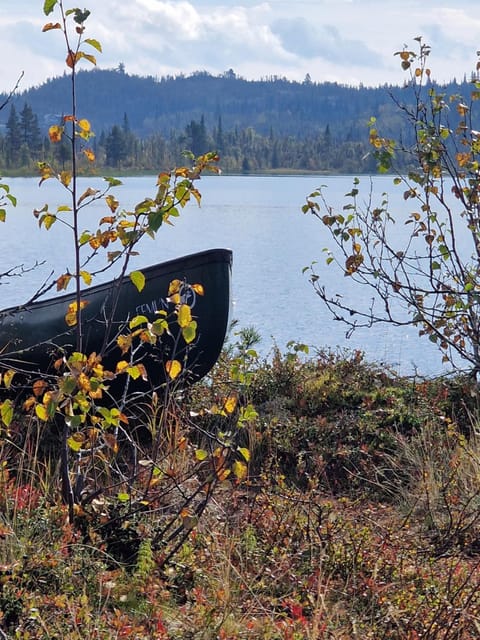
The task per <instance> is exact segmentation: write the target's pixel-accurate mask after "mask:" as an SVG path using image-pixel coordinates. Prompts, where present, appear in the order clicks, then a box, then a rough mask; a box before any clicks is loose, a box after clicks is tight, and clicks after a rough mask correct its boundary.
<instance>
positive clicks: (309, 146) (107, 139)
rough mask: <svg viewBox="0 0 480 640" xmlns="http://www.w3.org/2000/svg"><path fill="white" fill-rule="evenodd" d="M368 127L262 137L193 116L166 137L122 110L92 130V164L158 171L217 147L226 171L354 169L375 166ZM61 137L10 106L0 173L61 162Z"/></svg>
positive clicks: (65, 149) (65, 151) (0, 137)
mask: <svg viewBox="0 0 480 640" xmlns="http://www.w3.org/2000/svg"><path fill="white" fill-rule="evenodd" d="M367 134H368V131H367V127H365V139H364V140H358V139H354V138H352V137H351V136H349V135H348V134H346V135H344V136H343V137H340V136H339V135H338V134H332V132H331V129H330V126H329V125H328V124H327V126H326V127H325V128H324V129H323V131H318V132H316V133H313V134H312V135H310V136H308V137H306V138H298V137H296V136H293V135H279V134H276V133H275V131H274V130H273V128H271V129H270V131H269V133H268V134H267V135H265V134H262V133H259V132H258V131H256V130H255V129H254V128H253V127H245V128H238V127H235V128H233V129H225V128H224V127H223V124H222V118H221V117H220V116H219V117H218V118H217V122H216V124H215V126H213V127H211V128H209V127H208V126H207V125H206V122H205V117H204V116H203V115H202V116H200V118H199V119H198V120H196V119H192V120H190V121H189V122H187V124H186V125H185V126H184V127H183V128H182V129H180V130H172V131H171V132H170V133H169V134H168V135H165V134H162V133H153V134H150V135H147V136H144V137H142V136H140V135H138V134H137V133H135V132H134V131H133V130H132V128H131V127H130V124H129V119H128V117H127V115H126V114H124V116H123V119H122V122H120V123H117V124H114V125H112V126H111V127H109V128H107V129H106V130H102V131H100V132H99V133H98V132H97V134H96V137H95V138H94V140H93V144H92V146H93V150H94V152H95V156H96V166H97V168H102V169H112V170H115V171H116V172H121V171H157V170H162V169H164V168H166V167H171V166H174V165H178V164H179V163H181V161H182V154H183V152H184V151H185V150H188V151H191V152H192V153H194V154H195V155H200V154H203V153H206V152H207V151H216V152H217V153H218V154H219V155H220V158H221V166H222V169H223V171H226V172H232V173H233V172H245V173H248V172H256V171H281V170H292V171H324V172H331V173H353V172H364V171H372V170H374V166H375V165H374V161H373V160H372V158H371V157H370V156H369V154H368V136H367ZM70 154H71V150H70V146H69V145H68V144H67V142H66V141H64V142H62V143H60V144H52V143H51V141H50V140H49V137H48V135H47V133H46V132H43V131H42V127H41V126H40V119H39V117H38V116H37V114H36V113H35V112H34V111H33V109H32V107H31V105H29V104H28V103H26V102H25V103H24V105H23V107H22V108H21V109H20V110H18V109H17V107H16V106H15V104H11V105H10V112H9V115H8V119H7V121H6V124H5V126H4V127H3V130H2V132H1V133H0V172H1V173H4V174H6V173H7V174H8V173H9V172H24V173H25V172H32V171H34V170H35V168H36V165H37V163H38V162H52V161H54V162H55V163H56V164H57V165H60V166H63V165H65V164H66V163H67V162H68V161H69V159H70Z"/></svg>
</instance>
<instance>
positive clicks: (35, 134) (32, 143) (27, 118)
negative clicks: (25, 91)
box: [20, 103, 42, 154]
mask: <svg viewBox="0 0 480 640" xmlns="http://www.w3.org/2000/svg"><path fill="white" fill-rule="evenodd" d="M20 130H21V142H22V144H25V145H26V146H27V147H28V149H29V151H30V153H32V154H35V153H37V152H38V151H40V149H41V148H42V134H41V132H40V127H39V126H38V118H37V116H36V115H35V114H34V113H33V111H32V108H31V107H30V105H28V104H27V103H25V105H24V107H23V109H22V111H21V113H20Z"/></svg>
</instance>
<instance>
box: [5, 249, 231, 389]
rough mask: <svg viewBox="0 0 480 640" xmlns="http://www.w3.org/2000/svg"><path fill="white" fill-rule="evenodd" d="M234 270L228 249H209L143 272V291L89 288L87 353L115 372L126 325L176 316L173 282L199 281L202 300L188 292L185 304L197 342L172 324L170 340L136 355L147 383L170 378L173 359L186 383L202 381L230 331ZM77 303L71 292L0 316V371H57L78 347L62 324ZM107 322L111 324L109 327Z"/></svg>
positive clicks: (113, 285)
mask: <svg viewBox="0 0 480 640" xmlns="http://www.w3.org/2000/svg"><path fill="white" fill-rule="evenodd" d="M231 266H232V252H231V251H230V250H228V249H210V250H208V251H203V252H200V253H195V254H192V255H188V256H184V257H181V258H177V259H174V260H170V261H168V262H164V263H161V264H158V265H155V266H152V267H147V268H145V269H142V273H143V275H144V276H145V286H144V288H143V289H142V291H141V292H140V291H138V290H137V288H136V287H135V286H134V284H133V283H132V282H131V281H130V278H128V277H127V278H124V279H123V280H121V281H113V282H109V283H105V284H101V285H97V286H94V287H90V288H89V289H86V290H85V291H83V292H82V300H86V301H87V302H88V305H87V306H86V308H85V309H84V310H83V312H82V332H83V352H84V353H86V354H87V355H88V354H90V353H92V352H96V353H100V352H102V353H103V354H104V355H103V361H102V362H103V364H104V367H105V368H107V369H113V370H115V367H116V363H117V362H118V361H119V360H122V359H124V358H125V356H122V354H121V351H120V349H119V348H118V347H117V346H116V337H117V336H118V335H119V334H120V333H122V332H124V331H125V328H126V324H127V323H128V321H129V320H130V319H132V318H133V317H135V316H138V315H142V316H146V317H147V318H148V319H149V320H151V321H154V320H155V319H158V318H159V315H158V313H157V311H160V310H162V309H164V310H166V311H167V312H171V311H172V310H173V305H172V304H171V303H169V302H168V301H167V295H168V288H169V285H170V283H171V282H172V280H175V279H178V280H180V281H184V282H186V283H188V284H189V285H193V284H201V285H202V288H203V291H204V294H203V295H198V294H197V293H195V291H193V290H191V289H189V288H188V287H186V288H185V291H187V293H186V296H187V299H186V302H187V303H188V304H189V305H190V306H191V308H192V316H193V318H194V319H195V320H196V322H197V325H198V328H197V335H196V338H195V340H194V341H193V343H191V344H190V345H188V346H187V345H186V344H185V342H184V341H183V339H182V338H181V337H179V336H178V331H175V329H174V326H175V324H176V323H172V329H173V331H172V334H173V335H172V336H162V338H160V339H159V341H158V343H157V345H156V346H155V347H151V346H148V347H147V346H145V347H143V346H142V348H141V350H140V352H139V353H138V354H136V358H137V357H138V358H140V360H141V361H142V362H143V363H144V364H145V366H146V369H147V373H148V382H147V383H144V385H149V386H154V387H155V386H158V385H159V384H161V383H162V382H164V381H165V379H166V376H165V362H166V361H167V360H169V359H176V360H179V361H180V362H181V363H182V365H183V370H184V372H185V376H184V377H185V380H186V381H188V382H189V383H191V382H195V381H196V380H199V379H200V378H202V377H203V376H205V375H206V374H207V373H208V372H209V371H210V369H211V368H212V367H213V365H214V364H215V362H216V361H217V359H218V356H219V355H220V352H221V349H222V347H223V343H224V340H225V336H226V333H227V329H228V320H229V312H230V290H231ZM74 300H75V296H74V294H67V295H62V296H59V297H56V298H50V299H47V300H42V301H39V302H35V303H33V304H30V305H27V306H25V307H12V308H10V309H5V310H3V311H2V312H0V350H1V352H0V366H2V367H4V368H5V367H11V368H19V369H21V370H27V371H29V372H32V373H37V374H45V373H49V372H52V365H53V362H55V360H56V359H58V357H59V355H60V354H62V353H67V354H68V353H71V352H72V351H74V350H75V336H76V332H75V329H69V328H68V327H67V324H66V321H65V315H66V314H67V311H68V307H69V305H70V304H71V303H72V302H73V301H74ZM108 318H113V322H111V323H110V324H108V322H107V319H108ZM127 357H128V356H127ZM136 386H137V387H138V384H137V385H136ZM145 388H146V387H145Z"/></svg>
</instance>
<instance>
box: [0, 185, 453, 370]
mask: <svg viewBox="0 0 480 640" xmlns="http://www.w3.org/2000/svg"><path fill="white" fill-rule="evenodd" d="M8 182H9V184H10V186H11V190H12V193H14V194H15V195H16V197H17V198H18V206H17V208H16V209H14V210H11V211H10V213H9V215H8V220H7V223H6V224H5V225H2V226H1V227H0V243H1V244H0V246H1V255H2V265H1V267H0V269H1V270H2V271H4V270H6V269H7V268H9V267H11V266H14V265H18V264H23V265H24V266H25V267H28V266H29V265H32V264H33V263H35V261H38V262H42V261H44V264H42V265H41V267H39V268H38V269H35V270H34V271H33V272H31V273H28V274H26V275H24V276H23V277H22V278H18V279H15V280H11V279H10V280H8V279H7V280H5V281H4V282H5V284H3V283H2V286H1V289H0V293H1V306H2V307H6V306H9V305H12V304H16V303H20V302H23V301H25V300H26V299H27V298H28V297H29V296H30V295H31V294H32V292H34V291H35V290H36V288H38V286H39V285H41V284H42V282H43V281H44V279H46V278H48V276H49V275H50V273H51V272H52V271H54V272H55V273H56V274H57V275H58V274H59V273H61V272H63V271H64V270H65V269H66V268H67V267H68V266H70V268H72V265H71V260H70V250H69V239H70V235H69V231H68V229H66V228H64V227H63V228H62V227H61V225H59V224H56V225H54V227H53V228H52V229H51V230H50V231H49V232H46V231H45V230H39V229H38V223H37V221H36V220H35V218H34V217H33V215H32V211H33V209H34V208H37V209H40V208H41V207H42V206H43V205H44V204H45V203H48V204H49V205H50V211H52V212H54V211H55V209H56V207H57V206H58V205H61V204H66V203H68V199H67V198H65V193H64V192H63V191H62V190H61V188H59V186H58V185H56V184H55V183H53V181H50V182H47V183H45V184H44V185H42V186H41V187H38V180H37V179H33V178H27V179H25V178H14V179H10V180H8ZM100 184H101V183H100V182H96V181H95V180H86V179H85V181H84V182H82V186H84V187H85V188H86V187H87V186H94V187H95V186H99V185H100ZM320 185H327V189H328V190H327V193H328V199H329V202H331V204H332V205H334V206H338V207H340V208H341V206H342V204H343V203H344V202H345V198H344V194H345V193H347V192H348V191H350V189H351V186H352V178H349V177H318V176H292V177H289V176H287V177H250V176H220V177H217V176H211V177H205V178H202V179H201V181H200V182H199V183H198V186H199V189H200V191H201V193H202V206H201V208H197V207H196V205H194V204H192V205H190V206H189V207H187V208H186V209H185V211H184V212H183V213H182V216H181V217H180V218H179V219H178V221H177V222H176V224H175V226H174V227H168V226H166V227H164V228H162V229H161V230H160V232H159V233H158V236H157V239H156V240H155V241H152V240H150V239H147V240H146V241H145V242H144V243H143V245H142V247H141V256H140V257H139V258H136V259H135V264H134V266H135V267H137V268H140V267H142V266H146V265H148V264H152V263H155V262H159V261H162V260H167V259H169V258H172V257H176V256H179V255H183V254H186V253H191V252H194V251H200V250H203V249H208V248H213V247H228V248H231V249H232V250H233V252H234V269H233V317H234V318H235V319H237V320H238V322H239V326H240V327H247V326H254V327H255V328H256V329H257V330H258V331H259V332H260V334H261V336H262V343H261V345H260V347H259V351H260V352H261V353H262V354H263V355H268V354H269V352H270V351H271V349H272V346H273V345H274V344H277V345H278V346H279V347H280V349H281V350H282V351H283V350H285V347H286V343H287V342H288V341H290V340H297V341H300V342H304V343H306V344H309V345H311V346H314V347H329V348H333V349H335V348H337V347H339V348H348V349H357V348H359V349H362V350H363V351H365V352H366V354H367V356H368V358H369V359H371V360H375V361H376V362H384V363H386V364H389V365H392V366H393V367H394V368H395V369H396V370H398V371H400V372H402V373H412V372H413V371H414V370H417V371H418V372H419V373H420V374H423V375H431V374H434V373H439V372H441V371H445V369H442V365H441V364H440V356H439V355H438V352H437V350H436V349H435V348H434V347H433V345H431V344H429V343H428V342H426V341H425V340H420V339H419V338H418V337H417V333H416V331H415V330H414V329H405V328H402V329H400V328H394V327H381V326H378V325H377V326H376V327H375V328H373V329H370V330H366V329H364V330H359V331H357V332H356V333H355V334H354V335H353V337H351V338H350V339H347V338H346V336H345V331H346V328H345V327H344V326H343V325H341V324H340V323H338V322H335V321H333V320H332V319H331V317H330V315H329V313H328V311H327V310H326V309H325V308H324V306H323V304H322V302H321V300H320V298H318V296H316V295H315V293H314V291H313V288H312V286H311V285H310V284H309V283H308V277H307V276H306V275H303V274H302V269H303V267H305V266H307V265H309V264H310V263H311V262H312V261H313V260H318V261H319V263H322V262H323V261H324V257H323V254H322V248H323V247H324V246H325V244H327V241H328V238H327V237H326V236H325V234H324V232H323V229H322V225H321V224H320V223H319V222H318V221H316V220H315V219H314V218H313V217H311V216H304V215H303V214H302V213H301V206H302V204H303V203H304V201H305V196H306V195H307V194H309V193H310V192H311V191H313V190H314V189H315V188H317V187H318V186H320ZM374 185H375V190H376V191H377V192H379V193H380V192H382V191H383V190H388V191H389V192H392V193H393V192H394V191H395V190H394V188H393V186H392V179H391V178H385V177H379V178H375V182H374ZM365 189H366V190H368V180H367V179H366V180H365ZM154 193H155V178H154V177H141V178H127V179H125V180H124V184H123V186H122V187H120V188H118V189H117V190H116V196H117V198H118V199H119V200H120V202H121V206H122V207H125V208H128V207H130V206H132V205H134V204H135V203H136V202H139V201H141V200H142V199H143V198H144V197H146V196H148V195H153V194H154ZM67 195H68V194H67ZM398 197H399V202H400V201H401V196H400V194H399V196H398ZM398 206H401V205H398ZM102 212H103V209H101V208H100V207H99V206H98V205H96V207H95V208H94V210H90V211H89V212H87V210H85V214H84V215H85V217H84V221H83V223H84V224H83V227H84V228H90V229H91V230H93V229H94V228H95V226H94V225H95V221H96V220H97V219H98V217H99V216H100V215H105V214H107V213H108V212H105V213H102ZM321 276H322V278H325V281H326V282H328V283H329V284H330V285H331V286H332V287H333V289H332V290H334V291H335V293H336V292H337V290H336V289H335V287H338V292H339V293H340V292H342V293H345V295H349V296H353V298H354V299H357V300H360V299H361V298H362V296H365V292H364V291H363V290H358V289H355V288H350V290H349V285H350V283H349V282H347V280H346V279H345V278H344V277H343V275H342V274H335V272H333V271H332V270H331V269H328V270H327V269H323V268H322V269H321Z"/></svg>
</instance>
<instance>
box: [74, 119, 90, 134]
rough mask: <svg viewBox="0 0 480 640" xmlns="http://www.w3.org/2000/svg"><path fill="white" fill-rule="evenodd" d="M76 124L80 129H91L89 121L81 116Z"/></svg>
mask: <svg viewBox="0 0 480 640" xmlns="http://www.w3.org/2000/svg"><path fill="white" fill-rule="evenodd" d="M77 124H78V126H79V127H80V129H81V130H82V131H90V129H91V126H90V122H89V121H88V120H86V119H85V118H82V119H81V120H79V121H78V123H77Z"/></svg>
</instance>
